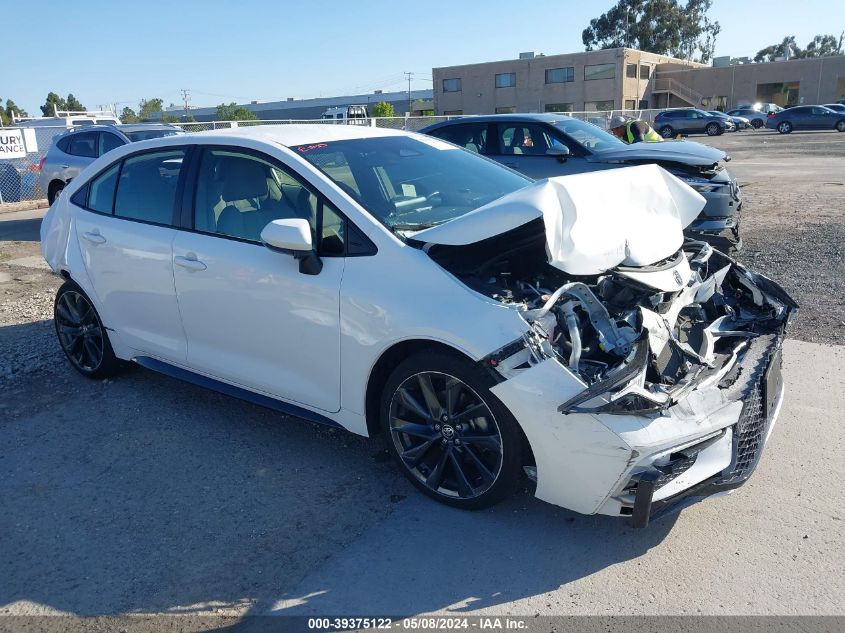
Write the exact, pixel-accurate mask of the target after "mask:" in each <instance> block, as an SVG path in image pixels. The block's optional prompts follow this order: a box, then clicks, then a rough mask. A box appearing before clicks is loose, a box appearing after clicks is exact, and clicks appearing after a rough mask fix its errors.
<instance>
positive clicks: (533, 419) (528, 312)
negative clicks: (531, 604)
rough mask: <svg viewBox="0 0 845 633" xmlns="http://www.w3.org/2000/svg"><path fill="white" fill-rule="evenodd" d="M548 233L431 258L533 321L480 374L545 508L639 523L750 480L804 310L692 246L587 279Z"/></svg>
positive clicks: (544, 226)
mask: <svg viewBox="0 0 845 633" xmlns="http://www.w3.org/2000/svg"><path fill="white" fill-rule="evenodd" d="M670 197H671V196H670ZM673 199H674V198H673ZM693 206H694V205H693ZM690 210H694V209H692V207H691V209H690ZM553 222H554V220H552V221H550V218H549V215H548V214H547V215H546V217H545V219H537V220H534V221H531V222H527V223H525V224H524V225H522V226H520V227H518V228H515V229H513V230H510V231H508V232H506V233H504V234H500V235H498V236H493V237H490V238H487V239H484V240H481V241H479V242H476V243H472V244H466V245H460V246H458V245H443V244H431V243H429V244H427V245H426V247H425V248H426V251H427V252H428V254H429V255H430V256H431V257H432V258H433V259H434V260H435V261H437V262H438V263H439V264H440V265H441V266H443V267H444V268H446V269H447V270H449V271H450V272H452V273H453V274H454V275H456V276H457V277H458V278H460V279H461V280H462V281H463V282H464V283H465V284H466V285H468V286H469V287H470V288H472V289H473V290H475V291H477V292H480V293H482V294H485V295H487V296H488V297H490V298H492V299H495V300H496V301H498V302H500V303H502V304H505V305H507V306H509V307H511V308H514V309H516V310H518V312H519V314H520V315H521V317H522V318H523V319H524V320H525V322H526V323H527V324H528V327H527V331H526V334H525V335H524V337H523V338H522V339H520V340H518V341H514V342H513V343H511V344H510V345H508V346H505V347H503V348H502V349H500V350H497V351H496V352H494V353H493V354H491V355H490V356H488V357H487V358H485V359H483V360H482V361H481V362H482V363H483V364H484V365H485V366H486V367H487V368H488V369H489V370H491V371H492V372H494V375H495V376H496V377H497V379H498V380H499V381H500V384H498V385H496V386H495V387H494V388H493V390H492V391H493V393H495V394H496V395H497V396H498V397H499V398H500V399H501V400H502V401H503V402H504V403H505V405H506V406H508V407H509V409H510V410H511V411H512V412H514V415H515V416H516V417H517V419H518V420H520V422H521V424H522V425H523V428H524V429H525V431H526V436H527V437H528V440H529V443H530V444H531V445H532V449H533V450H534V455H535V458H536V461H537V464H536V469H532V470H530V471H529V472H530V473H532V474H534V473H535V474H536V478H537V483H538V491H537V496H538V497H540V498H544V499H546V500H548V501H552V502H553V503H557V504H559V505H563V506H565V507H570V508H571V509H574V510H577V511H579V512H585V513H603V514H611V515H616V516H620V515H622V516H632V517H633V521H634V524H635V525H638V526H644V525H646V524H647V523H648V521H649V519H650V518H653V517H654V516H655V515H656V514H657V513H658V512H664V511H667V510H669V509H671V508H679V507H682V506H683V505H684V504H686V503H690V502H691V501H692V500H697V499H700V498H703V497H705V496H709V495H712V494H716V493H718V492H721V491H725V490H729V489H731V488H734V487H736V486H738V485H740V484H741V483H743V482H744V481H745V480H746V479H747V478H748V476H749V475H750V474H751V472H752V471H753V469H754V467H755V466H756V464H757V460H758V459H759V456H760V452H761V450H762V446H763V444H764V443H765V440H766V437H767V436H768V433H769V431H770V430H771V424H772V422H773V420H774V417H775V415H776V409H777V407H778V405H779V403H780V398H781V396H782V384H781V379H780V349H781V344H782V341H783V337H784V332H785V328H786V326H787V323H788V321H789V319H790V316H791V315H792V313H793V312H794V311H795V310H796V309H797V308H798V306H797V304H796V303H795V302H794V301H793V300H792V299H791V298H790V297H789V296H788V295H787V293H786V292H785V291H784V290H783V289H782V288H780V286H778V285H777V284H776V283H775V282H773V281H771V280H770V279H768V278H766V277H763V276H762V275H757V274H754V273H752V272H750V271H748V270H746V269H745V268H744V267H743V266H742V265H741V264H739V263H737V262H736V261H734V260H733V259H731V258H730V257H728V256H726V255H724V254H723V253H721V252H719V251H716V250H714V249H713V248H712V247H711V246H710V245H709V244H707V243H705V242H701V241H695V240H684V241H683V242H682V243H681V244H680V248H678V249H677V250H675V251H674V252H672V253H671V254H669V255H668V256H665V257H662V258H661V259H659V260H658V261H655V262H654V263H648V264H646V263H643V260H646V261H647V256H646V255H643V256H642V257H640V258H639V260H638V259H637V252H638V251H637V248H638V247H639V248H642V244H646V243H645V242H641V243H640V244H637V243H631V242H626V246H625V250H624V254H623V255H624V256H623V257H621V258H620V259H621V262H620V263H618V264H617V265H614V266H612V267H609V268H607V269H605V270H602V271H599V272H591V271H589V266H585V265H584V264H583V258H582V259H580V260H578V261H579V262H580V263H577V264H570V263H569V262H568V261H567V260H566V256H567V255H566V254H567V253H571V252H572V249H571V248H563V247H560V242H559V240H558V241H557V243H558V246H556V237H555V235H554V234H553V233H554V228H553V227H550V225H551V224H553ZM565 229H566V230H564V231H563V232H562V233H561V234H566V235H570V234H577V232H578V229H579V226H578V224H577V222H576V223H575V224H574V225H570V226H567V227H565ZM670 233H671V231H666V233H665V236H668V235H669V234H670ZM667 239H668V237H667ZM678 239H679V241H681V238H680V235H679V237H678ZM648 246H649V247H651V246H652V245H650V244H649V245H648ZM578 247H579V246H578V245H576V247H575V250H576V251H577V249H578ZM601 252H602V253H604V254H606V253H607V252H609V251H608V250H607V249H606V248H604V247H603V248H602V249H601ZM639 252H640V253H643V251H642V250H640V251H639ZM603 256H604V255H603ZM561 262H562V263H561ZM579 268H580V269H579ZM573 269H579V270H577V272H578V273H579V274H573V272H572V270H573ZM549 446H554V448H551V449H550V448H549ZM579 451H580V453H579ZM544 477H545V478H552V477H560V478H565V479H568V481H562V482H550V481H549V480H548V479H547V480H545V481H544ZM571 486H578V487H579V488H578V489H577V491H576V492H575V493H573V492H572V490H571V489H569V488H567V487H571Z"/></svg>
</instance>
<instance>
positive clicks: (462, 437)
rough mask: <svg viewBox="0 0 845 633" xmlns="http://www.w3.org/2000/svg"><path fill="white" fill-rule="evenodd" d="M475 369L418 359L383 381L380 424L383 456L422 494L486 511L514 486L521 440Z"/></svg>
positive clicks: (442, 355)
mask: <svg viewBox="0 0 845 633" xmlns="http://www.w3.org/2000/svg"><path fill="white" fill-rule="evenodd" d="M492 384H493V379H492V378H491V377H490V376H489V375H487V374H486V372H484V371H483V370H482V369H481V368H479V367H478V366H477V365H476V364H475V363H473V362H471V361H469V360H468V359H466V358H464V357H462V356H460V355H458V354H457V353H455V354H451V353H447V352H440V351H429V352H421V353H419V354H415V355H413V356H411V357H410V358H407V359H406V360H404V361H403V362H402V363H400V364H399V365H398V366H397V367H396V369H395V370H394V371H393V373H392V374H391V375H390V377H389V378H388V380H387V382H386V384H385V388H384V391H383V393H382V398H381V407H380V413H381V421H382V426H383V430H384V433H385V435H386V439H387V444H388V450H389V451H390V453H391V454H392V455H393V458H394V459H395V460H396V463H397V464H398V465H399V467H400V469H401V470H402V472H403V473H404V474H405V476H406V477H407V478H408V479H409V480H410V481H411V483H413V484H414V486H416V487H417V488H418V489H419V490H421V491H422V492H423V493H425V494H426V495H428V496H429V497H431V498H432V499H436V500H437V501H440V502H441V503H445V504H447V505H450V506H455V507H458V508H464V509H479V508H485V507H488V506H491V505H493V504H495V503H497V502H498V501H500V500H502V499H503V498H504V497H506V496H507V495H509V494H510V493H511V492H512V491H513V489H514V487H515V486H516V484H517V483H518V481H519V477H520V469H521V467H522V446H523V441H524V439H523V435H522V431H521V429H520V428H519V425H518V423H517V422H516V420H515V419H514V417H513V416H512V415H511V413H510V412H509V411H508V410H507V409H506V408H505V406H504V405H503V404H502V403H501V402H499V400H498V399H497V398H496V397H495V396H494V395H493V394H492V393H491V392H490V386H492Z"/></svg>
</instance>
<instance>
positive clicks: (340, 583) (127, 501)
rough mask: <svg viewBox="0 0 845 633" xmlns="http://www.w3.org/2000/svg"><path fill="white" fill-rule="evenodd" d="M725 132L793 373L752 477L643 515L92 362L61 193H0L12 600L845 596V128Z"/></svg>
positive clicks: (398, 604) (748, 239) (277, 605)
mask: <svg viewBox="0 0 845 633" xmlns="http://www.w3.org/2000/svg"><path fill="white" fill-rule="evenodd" d="M706 141H707V142H710V143H712V144H713V145H715V146H718V147H722V148H725V149H726V150H728V151H729V153H730V154H731V155H732V156H733V160H732V162H731V163H730V168H731V169H732V170H733V171H735V172H736V174H737V175H738V177H739V179H740V181H741V183H742V184H743V191H744V195H745V201H746V204H745V214H744V220H743V222H744V224H743V228H744V240H745V248H744V251H743V253H742V255H741V257H740V258H741V259H742V260H744V261H745V262H746V263H748V265H749V266H751V267H753V268H755V269H757V270H760V271H762V272H764V273H766V274H769V275H770V276H772V277H774V278H775V279H777V280H779V281H781V282H783V285H784V286H785V287H786V288H787V289H788V290H789V291H790V292H791V293H793V295H794V296H795V297H796V299H797V300H798V301H799V303H801V305H802V311H801V313H800V315H799V317H798V319H797V320H796V322H795V325H794V327H793V330H792V332H791V335H792V337H793V339H797V340H792V341H789V342H788V345H787V348H786V360H785V362H786V366H785V375H786V381H787V383H788V384H789V386H790V393H789V394H788V400H787V402H786V404H785V405H784V411H783V414H782V419H781V422H780V423H779V426H778V428H777V429H776V430H775V433H774V434H773V437H772V442H771V445H770V446H769V447H768V448H767V454H766V456H765V457H764V460H763V463H762V464H761V467H760V469H759V470H758V472H757V473H756V474H755V476H754V478H752V481H751V482H750V483H749V484H748V485H747V486H745V487H744V488H743V489H741V490H740V491H738V492H737V493H736V494H734V495H732V496H730V497H728V498H726V499H719V500H712V501H708V502H707V503H704V504H700V505H698V506H695V507H693V508H690V509H688V510H686V511H685V512H684V513H682V514H681V515H680V516H678V517H675V518H674V519H669V520H666V521H663V522H660V523H657V524H655V525H653V526H651V527H650V528H649V529H648V530H644V531H632V530H630V529H628V528H627V527H626V526H625V525H624V524H623V523H622V522H620V521H616V520H613V519H609V518H604V517H583V516H580V515H575V514H573V513H570V512H567V511H564V510H561V509H559V508H554V507H552V506H549V505H547V504H544V503H542V502H539V501H537V500H535V499H534V498H533V497H531V496H530V494H528V493H527V492H526V491H523V492H522V493H521V494H519V495H517V496H516V497H514V498H513V499H511V500H509V501H507V502H506V503H504V504H502V505H500V506H497V507H496V508H494V509H492V510H489V511H484V512H480V513H462V512H458V511H455V510H452V509H449V508H445V507H443V506H440V505H438V504H435V503H433V502H430V501H428V500H427V499H425V498H423V497H422V496H420V495H419V494H418V493H416V492H415V491H414V490H413V488H412V487H411V486H410V484H407V483H406V482H405V481H404V479H403V478H402V477H401V475H399V474H397V472H396V471H395V469H394V468H393V466H392V465H391V464H390V463H388V462H386V459H385V458H386V454H385V452H384V450H383V447H382V446H381V445H380V444H379V442H378V441H377V440H367V439H363V438H359V437H356V436H352V435H350V434H347V433H344V432H342V431H335V430H330V429H325V428H322V427H319V426H316V425H311V424H308V423H302V422H293V421H287V420H284V419H281V416H279V415H278V414H276V413H273V412H269V411H266V410H264V409H261V408H258V407H255V406H252V405H248V404H244V403H242V402H239V401H236V400H233V399H231V398H228V397H225V396H221V395H217V394H212V393H209V392H206V391H203V390H201V389H199V388H195V387H193V386H190V385H185V384H183V383H179V382H177V381H175V380H172V379H169V378H166V377H163V376H159V375H156V374H153V373H151V372H148V371H144V370H136V371H133V372H130V373H128V374H127V375H125V376H122V377H120V378H119V379H117V380H113V381H96V382H91V381H87V380H85V379H83V378H81V377H78V376H77V375H76V374H74V373H72V372H71V370H70V368H69V367H68V366H67V365H66V364H65V363H64V362H63V358H62V357H61V354H60V351H59V348H58V346H57V344H56V343H55V340H54V334H53V331H52V324H51V322H50V320H49V319H50V318H51V313H52V298H53V295H54V292H55V289H56V288H57V287H58V285H59V284H58V280H57V278H56V277H54V276H52V275H51V274H50V273H49V272H48V271H46V270H45V269H44V268H43V263H42V262H40V260H39V257H38V243H37V239H38V225H39V222H40V219H39V218H40V215H41V214H42V213H43V211H27V212H22V213H15V214H7V215H2V214H0V614H4V613H5V614H39V613H74V614H103V613H107V614H109V613H112V614H113V613H193V614H196V613H210V614H244V613H295V614H315V613H317V614H327V613H330V614H338V615H348V614H353V613H359V614H367V613H402V614H415V613H423V612H432V611H449V612H452V613H472V612H476V611H479V610H480V611H486V612H491V613H498V614H501V613H506V612H507V613H514V614H524V615H529V616H533V615H534V614H535V613H536V614H565V613H579V614H590V613H604V614H635V613H652V614H696V613H705V614H750V613H781V614H842V613H843V611H842V596H843V595H845V590H844V588H843V582H844V581H843V577H842V574H841V571H842V569H843V568H845V559H843V552H842V549H841V534H842V519H843V516H842V514H841V507H842V506H843V504H845V498H843V488H842V485H841V482H842V480H843V477H845V470H843V469H844V468H845V466H843V460H842V459H841V457H840V456H839V452H838V451H839V449H840V447H841V446H842V444H843V441H844V440H845V434H844V433H845V431H843V429H845V415H843V411H845V397H843V393H845V347H840V346H841V345H843V344H845V314H843V300H842V297H843V291H845V287H843V284H845V282H844V281H843V280H844V279H845V262H844V261H843V259H844V258H843V242H845V213H843V209H845V184H843V178H845V134H832V133H819V134H816V133H806V134H798V133H795V134H792V135H790V136H786V137H782V136H778V135H777V134H773V133H770V132H747V133H737V134H734V135H730V136H725V137H720V138H716V139H706ZM802 341H804V342H802ZM819 343H821V344H819Z"/></svg>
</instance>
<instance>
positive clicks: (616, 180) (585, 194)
mask: <svg viewBox="0 0 845 633" xmlns="http://www.w3.org/2000/svg"><path fill="white" fill-rule="evenodd" d="M704 204H705V200H704V198H703V197H702V196H701V195H700V194H698V193H697V192H695V191H694V190H693V189H691V188H690V187H688V186H687V185H686V184H684V183H683V182H682V181H680V180H679V179H678V178H676V177H675V176H673V175H672V174H670V173H669V172H667V171H666V170H664V169H662V168H661V167H658V166H657V165H641V166H637V167H626V168H622V169H613V170H610V171H600V172H593V173H587V174H577V175H573V176H560V177H557V178H549V179H545V180H539V181H537V182H535V183H534V184H532V185H529V186H528V187H525V188H524V189H520V190H519V191H515V192H514V193H512V194H509V195H507V196H504V197H502V198H499V199H498V200H495V201H493V202H491V203H490V204H487V205H485V206H483V207H480V208H478V209H476V210H475V211H472V212H471V213H467V214H466V215H463V216H461V217H459V218H455V219H454V220H451V221H449V222H446V223H445V224H441V225H439V226H435V227H432V228H430V229H425V230H423V231H420V232H419V233H415V234H414V236H413V239H414V240H415V241H418V242H423V243H426V244H442V245H449V246H460V245H465V244H473V243H475V242H479V241H481V240H484V239H487V238H490V237H493V236H495V235H499V234H501V233H505V232H507V231H510V230H512V229H515V228H517V227H519V226H522V225H523V224H526V223H527V222H530V221H531V220H535V219H537V218H539V217H542V218H543V222H544V224H545V226H546V254H547V255H548V259H549V263H550V264H551V265H552V266H554V267H555V268H558V269H560V270H562V271H564V272H566V273H569V274H571V275H597V274H599V273H602V272H604V271H606V270H609V269H611V268H614V267H615V266H619V265H624V266H647V265H649V264H653V263H655V262H658V261H660V260H663V259H666V258H667V257H669V256H671V255H673V254H674V253H675V252H677V251H678V249H679V248H680V247H681V244H682V243H683V239H684V237H683V229H684V228H685V227H686V226H687V225H689V224H690V223H691V222H692V221H693V220H695V218H696V217H697V216H698V214H699V213H700V212H701V209H702V208H703V207H704Z"/></svg>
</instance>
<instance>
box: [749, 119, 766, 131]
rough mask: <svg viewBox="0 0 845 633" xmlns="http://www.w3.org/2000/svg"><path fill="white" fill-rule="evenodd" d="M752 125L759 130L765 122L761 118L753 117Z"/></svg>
mask: <svg viewBox="0 0 845 633" xmlns="http://www.w3.org/2000/svg"><path fill="white" fill-rule="evenodd" d="M751 127H753V128H754V129H755V130H759V129H760V128H761V127H763V122H762V121H761V120H760V119H751Z"/></svg>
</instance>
